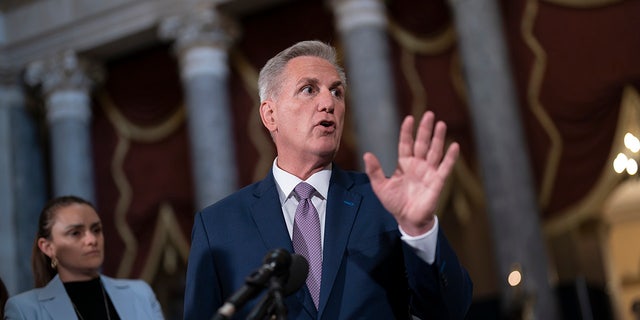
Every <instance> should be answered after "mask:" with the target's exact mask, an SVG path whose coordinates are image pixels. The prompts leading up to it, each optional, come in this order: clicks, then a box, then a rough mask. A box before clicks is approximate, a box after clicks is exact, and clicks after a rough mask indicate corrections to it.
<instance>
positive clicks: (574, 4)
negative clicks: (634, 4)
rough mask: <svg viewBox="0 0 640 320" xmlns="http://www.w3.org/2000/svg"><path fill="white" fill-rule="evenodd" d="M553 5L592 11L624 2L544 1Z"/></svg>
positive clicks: (600, 0) (586, 0)
mask: <svg viewBox="0 0 640 320" xmlns="http://www.w3.org/2000/svg"><path fill="white" fill-rule="evenodd" d="M542 1H544V2H548V3H551V4H555V5H559V6H564V7H570V8H578V9H592V8H598V7H605V6H609V5H614V4H618V3H621V2H622V1H624V0H542Z"/></svg>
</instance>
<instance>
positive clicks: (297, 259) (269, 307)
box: [247, 253, 309, 320]
mask: <svg viewBox="0 0 640 320" xmlns="http://www.w3.org/2000/svg"><path fill="white" fill-rule="evenodd" d="M308 274H309V262H307V259H305V258H304V257H303V256H301V255H299V254H295V253H294V254H292V255H291V266H290V267H289V272H288V273H287V274H284V275H282V276H280V277H275V278H272V279H271V283H270V285H269V292H268V293H267V294H265V295H264V296H263V297H262V299H261V300H260V302H258V304H257V305H256V307H255V308H254V309H253V310H252V311H251V313H250V314H249V315H248V316H247V320H249V319H256V320H259V319H265V318H266V316H267V315H268V314H269V315H270V314H273V313H278V315H279V317H278V318H279V319H285V318H286V309H284V303H283V301H282V298H283V294H284V297H286V296H289V295H291V294H293V293H294V292H296V291H298V290H299V289H300V288H301V287H302V286H303V285H304V283H305V281H306V280H307V276H308ZM274 300H275V301H274ZM274 308H275V309H276V310H273V309H274ZM283 313H284V315H283Z"/></svg>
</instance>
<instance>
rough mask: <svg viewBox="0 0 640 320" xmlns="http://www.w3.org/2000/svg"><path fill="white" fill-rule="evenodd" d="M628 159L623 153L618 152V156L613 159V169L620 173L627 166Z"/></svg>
mask: <svg viewBox="0 0 640 320" xmlns="http://www.w3.org/2000/svg"><path fill="white" fill-rule="evenodd" d="M628 160H629V158H627V156H626V155H625V154H624V153H618V156H617V157H616V158H615V160H613V170H615V171H616V172H617V173H622V172H623V171H624V170H625V169H626V168H627V161H628Z"/></svg>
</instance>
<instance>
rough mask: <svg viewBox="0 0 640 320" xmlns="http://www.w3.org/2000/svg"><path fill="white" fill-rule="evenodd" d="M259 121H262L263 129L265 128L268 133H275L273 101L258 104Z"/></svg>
mask: <svg viewBox="0 0 640 320" xmlns="http://www.w3.org/2000/svg"><path fill="white" fill-rule="evenodd" d="M260 119H261V120H262V124H263V125H264V126H265V128H267V130H269V132H274V131H276V129H277V125H276V110H275V104H274V103H273V101H271V100H265V101H262V103H261V104H260Z"/></svg>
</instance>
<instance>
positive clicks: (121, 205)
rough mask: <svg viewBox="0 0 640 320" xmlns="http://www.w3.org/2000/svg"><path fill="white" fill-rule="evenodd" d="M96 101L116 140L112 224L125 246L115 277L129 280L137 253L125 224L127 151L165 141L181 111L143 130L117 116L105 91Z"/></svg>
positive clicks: (128, 188)
mask: <svg viewBox="0 0 640 320" xmlns="http://www.w3.org/2000/svg"><path fill="white" fill-rule="evenodd" d="M98 101H99V102H100V106H101V107H102V109H103V110H104V113H105V114H106V116H107V119H108V120H109V123H111V125H112V126H113V128H114V129H115V133H116V135H117V137H118V142H117V144H116V148H115V151H114V154H113V158H112V160H111V175H112V178H113V181H114V183H115V185H116V188H117V189H118V192H119V195H120V196H119V197H118V200H117V202H116V207H115V213H114V223H115V227H116V230H117V231H118V235H119V236H120V238H121V239H122V241H123V242H124V246H125V249H124V253H123V256H122V260H121V261H120V265H119V267H118V271H117V277H123V278H124V277H129V276H131V270H132V269H133V264H134V262H135V258H136V255H137V252H138V242H137V241H136V238H135V235H134V234H133V232H132V231H131V228H129V225H128V223H127V213H128V211H129V207H130V206H131V202H132V199H133V192H132V190H131V185H130V184H129V180H128V179H127V175H126V173H125V171H124V160H125V158H126V155H127V153H128V151H129V146H130V143H131V141H132V140H133V141H139V142H146V143H151V142H155V141H160V140H162V139H165V138H166V137H168V136H169V135H170V134H172V133H173V132H175V131H176V130H177V129H178V128H179V127H180V125H182V124H183V123H184V120H185V110H184V107H183V106H181V107H179V108H178V110H176V112H174V113H173V114H172V115H171V116H169V118H168V119H166V120H165V121H164V122H161V123H159V124H158V125H154V126H148V127H143V126H138V125H136V124H134V123H132V122H131V121H129V120H128V119H127V118H126V117H125V116H124V115H123V114H122V113H120V111H119V109H118V107H116V106H115V104H114V103H113V101H112V100H111V98H110V97H109V95H108V94H107V92H106V91H102V92H100V93H99V94H98Z"/></svg>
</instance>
